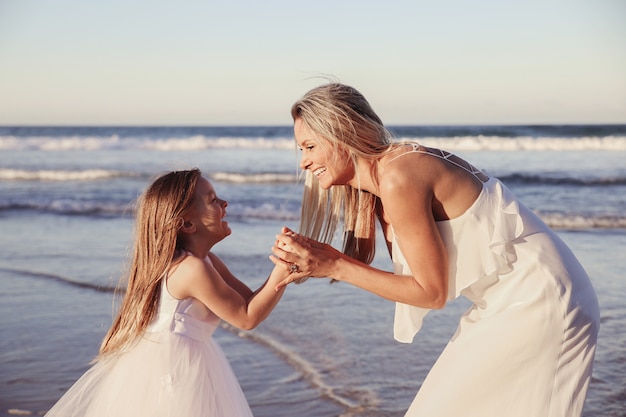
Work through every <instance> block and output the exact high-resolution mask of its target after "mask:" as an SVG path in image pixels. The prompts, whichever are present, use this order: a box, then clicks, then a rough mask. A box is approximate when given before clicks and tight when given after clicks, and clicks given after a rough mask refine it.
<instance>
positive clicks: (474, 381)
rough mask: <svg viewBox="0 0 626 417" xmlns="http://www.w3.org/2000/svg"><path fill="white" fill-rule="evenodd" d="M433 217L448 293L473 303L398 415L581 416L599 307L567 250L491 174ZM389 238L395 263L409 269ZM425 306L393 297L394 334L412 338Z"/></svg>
mask: <svg viewBox="0 0 626 417" xmlns="http://www.w3.org/2000/svg"><path fill="white" fill-rule="evenodd" d="M437 226H438V228H439V232H440V233H441V235H442V237H443V240H444V243H445V245H446V248H447V251H448V257H449V277H450V278H449V294H448V298H449V299H454V298H456V297H458V296H459V295H463V296H465V297H466V298H468V299H469V300H470V301H472V302H473V305H472V306H471V307H470V308H469V310H468V311H467V312H465V314H464V315H463V316H462V318H461V320H460V323H459V326H458V328H457V331H456V333H455V334H454V336H453V337H452V339H451V340H450V342H449V343H448V345H447V346H446V348H445V349H444V351H443V353H442V354H441V356H440V357H439V359H438V360H437V362H436V363H435V365H434V366H433V368H432V369H431V371H430V372H429V374H428V375H427V377H426V379H425V381H424V383H423V384H422V386H421V388H420V390H419V392H418V393H417V396H416V397H415V399H414V400H413V403H412V404H411V406H410V408H409V410H408V411H407V414H406V415H407V416H411V417H451V416H463V417H504V416H506V417H577V416H580V415H581V413H582V408H583V403H584V400H585V396H586V392H587V388H588V385H589V382H590V380H591V370H592V363H593V358H594V353H595V348H596V341H597V335H598V329H599V323H600V317H599V316H600V314H599V308H598V301H597V298H596V295H595V292H594V290H593V288H592V286H591V283H590V281H589V278H588V277H587V274H586V273H585V271H584V269H583V267H582V266H581V265H580V263H579V262H578V261H577V260H576V258H575V257H574V255H573V254H572V252H571V251H570V250H569V249H568V248H567V246H566V245H565V244H564V243H563V242H562V240H561V239H560V238H559V237H558V236H557V235H556V234H555V233H554V232H552V231H551V230H550V229H549V228H548V227H547V226H546V225H545V224H544V223H543V222H542V221H541V220H540V219H539V218H538V217H537V216H536V215H535V214H534V213H532V212H531V211H530V210H529V209H528V208H526V207H525V206H523V205H522V204H521V203H520V202H518V201H517V200H516V199H515V197H514V196H513V194H512V193H511V192H510V191H509V190H508V189H507V188H506V187H505V186H504V185H503V184H502V183H501V182H500V181H498V180H497V179H495V178H491V179H489V180H488V181H487V182H485V183H484V184H483V190H482V192H481V194H480V196H479V197H478V199H477V200H476V201H475V202H474V204H473V205H472V206H471V207H470V208H469V209H468V210H467V211H466V212H465V213H464V214H463V215H461V216H460V217H458V218H455V219H452V220H448V221H442V222H438V224H437ZM396 242H397V238H396ZM396 242H394V244H393V248H394V250H393V256H392V257H393V262H394V270H395V271H394V272H395V273H397V274H411V271H410V270H409V267H408V264H407V262H406V259H405V258H404V256H403V254H402V253H401V252H400V250H399V249H398V245H397V244H396ZM427 312H428V310H425V309H420V308H416V307H411V306H408V305H405V304H400V303H397V304H396V315H395V321H394V336H395V338H396V339H397V340H398V341H400V342H404V343H410V342H412V340H413V338H414V336H415V334H416V333H417V331H418V330H419V329H420V327H421V325H422V319H423V318H424V316H425V315H426V313H427Z"/></svg>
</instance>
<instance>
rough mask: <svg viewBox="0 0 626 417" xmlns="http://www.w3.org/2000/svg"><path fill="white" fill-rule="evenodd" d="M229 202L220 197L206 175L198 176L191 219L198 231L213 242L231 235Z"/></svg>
mask: <svg viewBox="0 0 626 417" xmlns="http://www.w3.org/2000/svg"><path fill="white" fill-rule="evenodd" d="M227 205H228V202H227V201H226V200H222V199H220V198H219V197H218V196H217V194H216V193H215V189H214V188H213V185H211V183H210V182H209V181H208V180H207V179H206V178H204V177H200V178H198V183H197V184H196V192H195V196H194V209H193V211H192V213H191V215H190V218H189V221H190V222H192V223H193V224H194V225H195V226H196V232H197V233H200V234H201V236H205V237H206V239H208V240H209V241H210V242H211V243H212V244H213V243H217V242H219V241H220V240H222V239H224V238H225V237H226V236H228V235H230V233H231V230H230V226H229V225H228V222H226V221H225V220H224V217H226V206H227Z"/></svg>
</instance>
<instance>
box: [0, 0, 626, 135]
mask: <svg viewBox="0 0 626 417" xmlns="http://www.w3.org/2000/svg"><path fill="white" fill-rule="evenodd" d="M329 78H331V79H333V80H336V81H339V82H342V83H345V84H349V85H351V86H353V87H355V88H356V89H358V90H359V91H360V92H361V93H363V94H364V95H365V96H366V98H367V99H368V101H369V102H370V104H371V105H372V106H373V108H374V109H375V111H376V112H377V113H378V114H379V116H380V117H381V118H382V119H383V121H384V122H385V124H387V125H464V124H479V125H480V124H483V125H484V124H583V123H592V124H595V123H626V2H625V1H624V0H525V1H506V0H504V1H503V0H497V1H496V0H472V1H469V0H428V1H423V0H406V1H401V0H386V1H382V0H360V1H356V0H353V1H348V0H343V1H342V0H316V1H300V2H298V1H284V0H263V1H253V0H248V1H243V0H228V1H224V0H222V1H217V0H202V1H201V0H182V1H172V0H150V1H139V0H106V1H85V0H0V125H4V126H16V125H17V126H22V125H24V126H25V125H29V126H37V125H46V126H51V125H65V126H67V125H97V126H111V125H114V126H127V125H141V126H146V125H154V126H163V125H170V126H174V125H193V126H200V125H202V126H210V125H290V124H291V123H292V121H291V118H290V115H289V109H290V106H291V104H292V103H293V102H294V101H295V100H297V99H298V98H299V97H301V96H302V95H303V94H304V93H305V92H306V91H308V90H309V89H311V88H313V87H315V86H317V85H320V84H323V83H325V82H327V80H328V79H329Z"/></svg>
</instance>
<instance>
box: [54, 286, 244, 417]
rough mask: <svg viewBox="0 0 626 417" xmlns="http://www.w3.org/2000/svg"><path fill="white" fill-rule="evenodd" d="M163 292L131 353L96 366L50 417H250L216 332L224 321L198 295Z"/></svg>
mask: <svg viewBox="0 0 626 417" xmlns="http://www.w3.org/2000/svg"><path fill="white" fill-rule="evenodd" d="M166 281H167V280H166V279H163V284H162V287H161V301H160V305H159V313H158V316H157V317H156V319H155V320H154V321H153V323H152V324H151V325H150V326H149V327H148V329H147V331H146V332H145V333H144V335H143V336H142V337H140V338H139V340H138V342H137V343H136V344H134V345H133V346H132V347H131V348H130V349H129V350H127V351H126V352H124V353H121V354H118V355H116V356H114V357H112V358H109V359H106V360H102V361H100V362H97V363H96V364H95V365H94V366H93V367H92V368H90V369H89V370H88V371H87V372H86V373H85V374H84V375H83V376H82V377H81V378H80V379H79V380H78V381H76V383H75V384H74V385H73V386H72V387H71V388H70V389H69V390H68V391H67V392H66V393H65V395H64V396H63V397H62V398H61V399H60V400H59V401H58V402H57V403H56V404H55V406H54V407H53V408H52V409H51V410H50V411H49V412H48V413H47V414H46V416H48V417H68V416H75V417H105V416H106V417H141V416H146V417H148V416H149V417H183V416H184V417H226V416H228V417H251V416H252V412H251V411H250V407H249V406H248V403H247V401H246V398H245V397H244V394H243V392H242V390H241V387H240V385H239V383H238V381H237V379H236V377H235V375H234V373H233V371H232V368H231V366H230V364H229V362H228V360H227V358H226V357H225V355H224V353H223V352H222V350H221V348H220V347H219V345H218V344H217V343H216V342H215V341H214V340H213V338H212V337H211V335H212V334H213V332H214V331H215V329H216V328H217V326H218V324H219V322H220V319H219V318H218V317H217V316H216V315H215V314H213V313H212V312H211V311H210V310H209V309H208V308H206V307H205V306H204V304H202V303H201V302H199V301H198V300H196V299H194V298H187V299H184V300H178V299H176V298H174V297H172V296H171V295H170V294H169V292H168V291H167V284H166Z"/></svg>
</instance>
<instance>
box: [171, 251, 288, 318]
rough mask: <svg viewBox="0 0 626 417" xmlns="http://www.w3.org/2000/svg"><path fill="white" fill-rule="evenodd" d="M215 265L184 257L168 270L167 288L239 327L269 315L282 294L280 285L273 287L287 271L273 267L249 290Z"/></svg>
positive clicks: (219, 265) (283, 277) (180, 297)
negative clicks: (258, 284) (264, 277)
mask: <svg viewBox="0 0 626 417" xmlns="http://www.w3.org/2000/svg"><path fill="white" fill-rule="evenodd" d="M215 258H217V257H216V256H215V255H213V256H212V257H211V259H212V260H213V259H215ZM217 264H218V265H217V266H214V265H213V264H212V263H210V262H207V261H206V260H204V259H200V258H197V257H195V256H187V257H186V258H185V259H184V260H183V261H181V262H180V264H178V265H177V266H176V267H175V268H173V269H172V271H171V273H170V275H169V277H168V283H167V285H168V290H169V291H170V293H171V294H172V295H173V296H174V297H176V298H179V299H183V298H188V297H193V298H196V299H197V300H199V301H201V302H202V303H203V304H204V305H205V306H207V308H209V309H210V310H211V311H212V312H214V313H215V314H216V315H217V316H218V317H220V318H221V319H223V320H224V321H226V322H228V323H230V324H232V325H233V326H235V327H237V328H239V329H243V330H250V329H253V328H255V327H256V326H258V325H259V323H261V322H262V321H263V320H265V318H267V316H269V314H270V312H271V311H272V310H273V309H274V307H275V306H276V304H277V303H278V301H279V300H280V298H281V296H282V295H283V293H284V287H283V288H280V289H276V286H277V285H278V283H279V282H280V281H282V280H284V279H285V278H286V277H287V276H288V272H287V271H286V270H285V267H284V266H282V265H277V266H275V267H274V269H273V270H272V272H271V274H270V276H269V278H268V279H267V280H266V281H265V283H264V284H263V285H262V286H261V287H260V288H259V289H258V290H257V291H256V292H254V293H253V292H252V291H251V290H250V289H249V288H248V287H247V286H245V284H243V283H242V282H241V281H239V280H238V279H236V278H235V277H234V276H232V274H230V273H227V274H225V275H226V276H225V277H224V276H222V275H221V274H220V272H218V268H219V269H222V266H223V263H222V262H221V261H219V262H218V263H217ZM222 272H223V269H222ZM244 287H245V288H244Z"/></svg>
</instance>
